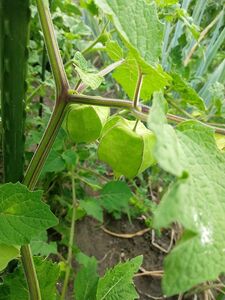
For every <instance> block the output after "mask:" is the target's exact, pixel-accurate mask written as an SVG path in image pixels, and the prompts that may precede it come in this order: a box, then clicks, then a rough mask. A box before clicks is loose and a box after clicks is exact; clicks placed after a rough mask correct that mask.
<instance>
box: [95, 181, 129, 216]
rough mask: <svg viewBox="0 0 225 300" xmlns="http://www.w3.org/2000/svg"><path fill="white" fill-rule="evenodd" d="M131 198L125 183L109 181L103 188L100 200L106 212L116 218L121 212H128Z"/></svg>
mask: <svg viewBox="0 0 225 300" xmlns="http://www.w3.org/2000/svg"><path fill="white" fill-rule="evenodd" d="M131 197H132V192H131V190H130V188H129V187H128V185H127V184H126V183H125V182H122V181H111V182H109V183H107V184H106V185H105V186H104V187H103V189H102V191H101V198H100V200H101V204H102V206H103V207H104V208H105V209H106V211H107V212H109V213H113V214H114V215H115V216H116V217H117V218H118V217H120V216H121V213H122V212H123V213H124V212H126V213H128V212H129V201H130V198H131Z"/></svg>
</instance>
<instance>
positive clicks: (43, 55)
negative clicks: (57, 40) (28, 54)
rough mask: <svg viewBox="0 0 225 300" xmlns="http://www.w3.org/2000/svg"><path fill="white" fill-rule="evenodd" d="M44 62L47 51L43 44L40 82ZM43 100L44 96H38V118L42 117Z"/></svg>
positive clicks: (43, 78) (44, 68) (42, 78)
mask: <svg viewBox="0 0 225 300" xmlns="http://www.w3.org/2000/svg"><path fill="white" fill-rule="evenodd" d="M46 64H47V52H46V48H45V45H44V46H43V53H42V66H41V82H42V84H43V83H44V82H45V73H46ZM43 102H44V97H43V96H40V98H39V105H40V106H39V111H38V115H39V117H40V118H42V114H43Z"/></svg>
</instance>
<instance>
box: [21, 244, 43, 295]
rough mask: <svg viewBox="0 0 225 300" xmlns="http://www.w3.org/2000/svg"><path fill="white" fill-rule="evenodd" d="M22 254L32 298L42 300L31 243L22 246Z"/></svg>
mask: <svg viewBox="0 0 225 300" xmlns="http://www.w3.org/2000/svg"><path fill="white" fill-rule="evenodd" d="M21 256H22V263H23V268H24V272H25V275H26V279H27V284H28V288H29V295H30V300H41V292H40V288H39V283H38V279H37V274H36V271H35V266H34V261H33V257H32V253H31V249H30V246H29V245H24V246H22V247H21Z"/></svg>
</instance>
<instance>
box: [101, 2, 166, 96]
mask: <svg viewBox="0 0 225 300" xmlns="http://www.w3.org/2000/svg"><path fill="white" fill-rule="evenodd" d="M95 2H96V4H97V5H98V6H99V7H100V8H101V9H102V10H103V12H104V13H105V14H106V15H108V16H109V18H110V19H111V20H112V22H113V23H114V25H115V27H116V29H117V31H118V32H119V34H120V36H121V38H122V40H123V41H124V43H125V45H126V46H127V48H128V49H129V52H130V53H129V55H128V58H127V60H126V61H125V63H124V64H123V65H121V66H120V67H119V68H117V69H116V71H115V74H114V78H115V79H116V80H117V81H118V82H119V83H120V84H121V86H122V87H123V88H124V90H125V91H126V93H127V94H128V96H129V97H131V98H132V97H133V96H134V90H135V86H136V82H137V78H138V73H139V72H141V73H142V74H143V76H144V81H143V88H142V92H141V98H143V99H144V100H147V99H149V97H150V96H151V94H152V92H153V91H158V90H160V89H162V88H163V87H164V86H165V85H167V84H168V78H169V77H168V76H167V74H166V73H164V72H163V70H162V68H161V67H160V66H159V65H158V59H159V57H160V55H161V49H162V40H163V31H164V25H163V24H162V23H161V22H160V21H159V19H158V16H157V11H156V5H155V3H154V2H151V3H147V2H146V1H145V0H95ZM117 48H118V47H117ZM106 50H108V49H106ZM110 56H111V57H113V58H114V59H115V56H114V55H113V56H112V55H111V54H110Z"/></svg>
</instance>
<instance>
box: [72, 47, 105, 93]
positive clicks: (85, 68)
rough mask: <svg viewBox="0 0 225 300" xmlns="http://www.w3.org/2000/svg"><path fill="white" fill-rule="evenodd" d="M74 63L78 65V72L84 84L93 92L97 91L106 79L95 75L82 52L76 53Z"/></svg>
mask: <svg viewBox="0 0 225 300" xmlns="http://www.w3.org/2000/svg"><path fill="white" fill-rule="evenodd" d="M74 62H75V63H76V71H77V73H78V74H79V76H80V79H81V80H82V82H83V83H84V84H85V85H86V86H90V88H91V89H92V90H96V89H97V88H98V87H99V86H100V84H101V83H102V82H103V80H104V78H103V77H102V76H100V75H99V74H96V73H94V70H93V68H92V66H91V65H89V63H88V61H87V60H86V59H85V58H84V56H83V55H82V54H81V53H80V52H76V54H75V56H74Z"/></svg>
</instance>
